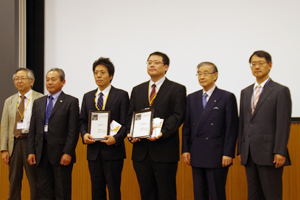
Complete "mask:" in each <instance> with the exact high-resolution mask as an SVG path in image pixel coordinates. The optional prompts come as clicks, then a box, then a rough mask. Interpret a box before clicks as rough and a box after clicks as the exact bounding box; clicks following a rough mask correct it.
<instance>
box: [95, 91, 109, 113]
mask: <svg viewBox="0 0 300 200" xmlns="http://www.w3.org/2000/svg"><path fill="white" fill-rule="evenodd" d="M108 95H109V92H108V93H107V96H106V98H105V101H104V103H103V106H102V109H101V110H104V108H105V105H106V101H107V98H108ZM96 97H97V91H96V93H95V98H94V101H95V106H96V108H97V110H100V109H99V108H98V106H97V102H96ZM99 98H100V97H99Z"/></svg>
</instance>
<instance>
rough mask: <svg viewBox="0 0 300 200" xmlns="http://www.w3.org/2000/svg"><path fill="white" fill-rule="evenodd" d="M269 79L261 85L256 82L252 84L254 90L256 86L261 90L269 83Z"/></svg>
mask: <svg viewBox="0 0 300 200" xmlns="http://www.w3.org/2000/svg"><path fill="white" fill-rule="evenodd" d="M269 80H270V78H268V79H267V80H265V81H264V82H262V83H261V84H258V83H257V81H256V82H255V83H254V87H253V88H254V89H255V88H256V86H258V85H260V86H261V88H263V87H265V85H266V83H267V82H269Z"/></svg>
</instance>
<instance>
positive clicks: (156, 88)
mask: <svg viewBox="0 0 300 200" xmlns="http://www.w3.org/2000/svg"><path fill="white" fill-rule="evenodd" d="M169 63H170V61H169V58H168V56H167V55H166V54H163V53H161V52H154V53H152V54H150V56H149V57H148V61H147V71H148V74H149V75H150V78H151V79H150V81H147V82H145V83H142V84H140V85H138V86H136V87H134V88H133V90H132V93H131V99H130V105H129V112H128V113H129V115H128V128H130V123H131V118H132V113H133V111H140V110H142V109H145V108H153V109H154V116H153V117H154V118H156V117H159V118H161V119H164V122H163V126H162V128H161V132H160V134H159V135H158V136H156V137H149V138H147V139H137V138H135V139H132V138H131V136H130V134H129V135H128V136H129V138H130V139H131V142H132V143H133V151H132V160H133V166H134V170H135V172H136V175H137V179H138V182H139V186H140V192H141V197H142V200H146V199H150V200H173V199H176V172H177V163H178V160H179V135H178V128H179V126H180V125H181V124H182V122H183V120H184V114H185V102H186V89H185V87H184V86H183V85H180V84H178V83H175V82H172V81H170V80H168V79H167V78H166V77H165V73H166V72H167V70H168V68H169ZM128 132H129V129H128Z"/></svg>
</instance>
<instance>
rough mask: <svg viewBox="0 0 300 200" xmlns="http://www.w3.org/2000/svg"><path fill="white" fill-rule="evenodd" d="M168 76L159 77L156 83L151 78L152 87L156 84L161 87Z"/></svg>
mask: <svg viewBox="0 0 300 200" xmlns="http://www.w3.org/2000/svg"><path fill="white" fill-rule="evenodd" d="M165 79H166V77H165V76H164V77H162V78H161V79H159V80H158V81H156V82H155V83H154V82H153V81H152V80H151V79H150V87H151V86H152V85H153V84H155V87H157V88H160V86H161V85H162V84H163V82H164V81H165Z"/></svg>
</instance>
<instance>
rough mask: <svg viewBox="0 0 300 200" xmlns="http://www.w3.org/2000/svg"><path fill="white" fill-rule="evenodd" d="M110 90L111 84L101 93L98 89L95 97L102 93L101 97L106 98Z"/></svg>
mask: <svg viewBox="0 0 300 200" xmlns="http://www.w3.org/2000/svg"><path fill="white" fill-rule="evenodd" d="M110 89H111V84H109V86H107V87H106V88H105V89H104V90H103V91H101V90H100V89H99V88H98V90H97V96H98V95H100V93H101V92H102V94H103V96H107V95H108V93H109V91H110Z"/></svg>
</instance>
